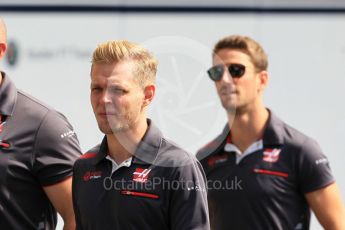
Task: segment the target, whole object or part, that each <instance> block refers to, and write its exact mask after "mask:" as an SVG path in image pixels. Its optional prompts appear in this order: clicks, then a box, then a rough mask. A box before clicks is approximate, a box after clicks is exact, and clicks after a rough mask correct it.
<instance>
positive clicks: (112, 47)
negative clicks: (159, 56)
mask: <svg viewBox="0 0 345 230" xmlns="http://www.w3.org/2000/svg"><path fill="white" fill-rule="evenodd" d="M120 61H133V62H134V63H135V66H136V68H135V69H134V70H133V74H134V77H135V79H136V80H137V82H138V83H139V85H140V86H141V87H143V88H145V87H146V86H147V85H150V84H154V82H155V80H156V73H157V60H156V58H155V57H154V56H153V55H152V54H151V53H150V52H149V51H148V50H147V49H145V48H144V47H142V46H140V45H138V44H136V43H133V42H129V41H126V40H114V41H107V42H104V43H101V44H99V45H98V46H97V48H96V49H95V51H94V52H93V54H92V61H91V62H92V65H94V64H105V63H107V64H111V63H114V62H115V63H116V62H120Z"/></svg>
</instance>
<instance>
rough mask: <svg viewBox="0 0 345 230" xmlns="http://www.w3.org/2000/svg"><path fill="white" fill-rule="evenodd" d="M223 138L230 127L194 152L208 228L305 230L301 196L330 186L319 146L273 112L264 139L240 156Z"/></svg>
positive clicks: (305, 210) (307, 216)
mask: <svg viewBox="0 0 345 230" xmlns="http://www.w3.org/2000/svg"><path fill="white" fill-rule="evenodd" d="M244 134H245V131H244ZM227 137H229V128H228V125H226V127H225V129H224V130H223V132H222V134H220V135H219V136H218V137H217V138H216V139H215V140H214V141H212V142H211V143H210V144H208V145H207V146H206V147H204V148H203V149H201V150H200V151H199V152H198V153H197V158H198V159H199V160H200V161H201V163H202V166H203V168H204V170H205V173H206V177H207V179H208V184H207V185H208V188H209V191H208V201H209V209H210V219H211V227H213V228H212V229H214V230H228V229H239V230H246V229H248V230H249V229H250V230H252V229H256V230H260V229H262V230H268V229H309V223H310V210H309V207H308V204H307V201H306V199H305V197H304V194H305V193H308V192H312V191H315V190H318V189H321V188H323V187H325V186H327V185H329V184H331V183H333V182H334V178H333V177H332V174H331V170H330V167H329V164H328V161H327V158H326V157H325V156H324V155H323V153H322V151H321V149H320V147H319V146H318V144H317V143H316V142H315V141H314V140H312V139H311V138H309V137H307V136H305V135H304V134H301V133H300V132H299V131H297V130H295V129H294V128H292V127H290V126H288V125H287V124H285V123H284V122H282V121H281V120H279V119H278V118H277V117H276V116H275V115H274V114H272V113H270V118H269V120H268V123H267V125H266V129H265V131H264V136H263V139H262V140H260V141H258V142H256V143H254V144H253V145H252V146H251V147H250V148H251V151H246V153H244V155H243V156H241V155H239V154H237V153H236V152H237V151H236V147H235V146H234V145H233V144H231V141H229V138H227Z"/></svg>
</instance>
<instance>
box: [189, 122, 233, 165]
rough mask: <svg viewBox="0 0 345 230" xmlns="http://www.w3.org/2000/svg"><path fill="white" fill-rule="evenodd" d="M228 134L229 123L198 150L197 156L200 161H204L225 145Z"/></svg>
mask: <svg viewBox="0 0 345 230" xmlns="http://www.w3.org/2000/svg"><path fill="white" fill-rule="evenodd" d="M228 134H229V128H228V126H227V125H225V127H224V129H223V131H222V132H221V133H220V134H219V135H218V136H216V137H215V138H214V139H213V140H211V141H210V142H208V143H207V144H206V145H204V146H203V147H201V148H200V149H199V150H198V151H197V153H196V158H197V159H198V160H199V161H203V160H205V159H207V158H208V157H209V156H211V155H213V154H215V153H216V152H218V150H219V148H221V147H222V146H224V144H225V140H226V137H227V136H228Z"/></svg>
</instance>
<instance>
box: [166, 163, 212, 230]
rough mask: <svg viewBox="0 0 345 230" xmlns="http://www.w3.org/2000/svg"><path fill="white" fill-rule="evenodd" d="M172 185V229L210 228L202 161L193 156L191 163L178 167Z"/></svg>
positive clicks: (192, 229)
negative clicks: (173, 184)
mask: <svg viewBox="0 0 345 230" xmlns="http://www.w3.org/2000/svg"><path fill="white" fill-rule="evenodd" d="M174 182H175V185H177V184H178V185H179V186H171V188H170V189H172V198H171V206H170V223H171V228H170V229H171V230H209V229H210V227H209V216H208V205H207V191H206V178H205V174H204V172H203V170H202V167H201V165H200V163H199V162H198V161H197V160H196V159H195V158H194V157H193V156H191V164H188V165H185V166H181V167H179V168H178V169H177V171H176V174H175V179H174Z"/></svg>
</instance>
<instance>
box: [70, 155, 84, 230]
mask: <svg viewBox="0 0 345 230" xmlns="http://www.w3.org/2000/svg"><path fill="white" fill-rule="evenodd" d="M78 163H79V161H76V162H75V163H74V166H73V180H72V201H73V208H74V215H75V224H76V230H80V229H82V226H81V218H80V211H79V206H78V205H77V197H78V194H77V193H78V185H77V183H78V181H79V180H78V179H77V178H79V177H80V175H79V173H78V172H79V164H78Z"/></svg>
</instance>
